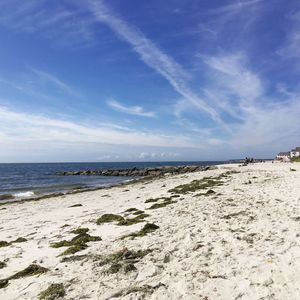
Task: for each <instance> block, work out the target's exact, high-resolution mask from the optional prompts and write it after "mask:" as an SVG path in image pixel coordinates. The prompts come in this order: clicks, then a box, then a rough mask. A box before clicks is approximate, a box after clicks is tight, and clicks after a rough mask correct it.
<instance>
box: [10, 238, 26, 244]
mask: <svg viewBox="0 0 300 300" xmlns="http://www.w3.org/2000/svg"><path fill="white" fill-rule="evenodd" d="M24 242H27V239H25V238H23V237H18V238H17V239H15V240H14V241H12V242H11V243H24Z"/></svg>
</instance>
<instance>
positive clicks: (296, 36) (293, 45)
mask: <svg viewBox="0 0 300 300" xmlns="http://www.w3.org/2000/svg"><path fill="white" fill-rule="evenodd" d="M287 20H288V26H287V28H286V40H285V43H284V44H283V45H282V47H281V48H280V49H279V50H278V51H277V53H278V54H279V55H281V56H282V57H284V58H286V59H291V58H299V57H300V53H299V49H300V12H299V11H298V12H296V13H293V14H289V15H288V16H287Z"/></svg>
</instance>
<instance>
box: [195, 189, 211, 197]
mask: <svg viewBox="0 0 300 300" xmlns="http://www.w3.org/2000/svg"><path fill="white" fill-rule="evenodd" d="M215 193H216V192H215V191H214V190H208V191H207V192H205V193H199V194H196V195H194V196H193V197H197V196H209V195H213V194H215Z"/></svg>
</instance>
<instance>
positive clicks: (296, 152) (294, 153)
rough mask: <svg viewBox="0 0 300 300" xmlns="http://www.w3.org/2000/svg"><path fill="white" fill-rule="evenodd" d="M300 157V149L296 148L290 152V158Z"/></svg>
mask: <svg viewBox="0 0 300 300" xmlns="http://www.w3.org/2000/svg"><path fill="white" fill-rule="evenodd" d="M299 156H300V147H296V148H295V149H293V150H292V151H291V152H290V157H299Z"/></svg>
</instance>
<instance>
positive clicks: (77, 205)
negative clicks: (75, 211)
mask: <svg viewBox="0 0 300 300" xmlns="http://www.w3.org/2000/svg"><path fill="white" fill-rule="evenodd" d="M80 206H82V204H80V203H78V204H74V205H71V206H69V207H80Z"/></svg>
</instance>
